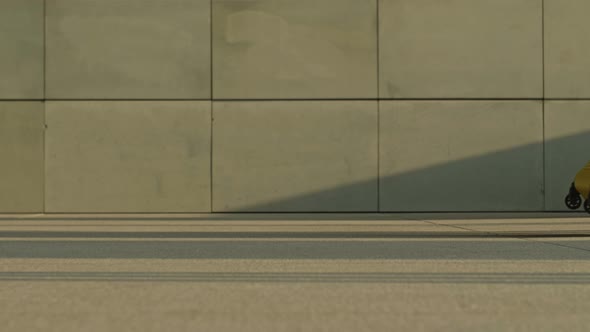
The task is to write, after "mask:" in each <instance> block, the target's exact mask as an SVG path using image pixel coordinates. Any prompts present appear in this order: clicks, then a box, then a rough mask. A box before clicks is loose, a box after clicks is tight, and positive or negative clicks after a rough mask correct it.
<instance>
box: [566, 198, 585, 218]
mask: <svg viewBox="0 0 590 332" xmlns="http://www.w3.org/2000/svg"><path fill="white" fill-rule="evenodd" d="M565 205H566V206H567V207H568V209H570V210H577V209H579V208H580V206H582V198H581V197H580V195H572V194H568V195H567V196H565ZM586 206H588V208H586ZM584 209H585V210H586V211H587V212H588V213H590V202H588V200H586V202H584Z"/></svg>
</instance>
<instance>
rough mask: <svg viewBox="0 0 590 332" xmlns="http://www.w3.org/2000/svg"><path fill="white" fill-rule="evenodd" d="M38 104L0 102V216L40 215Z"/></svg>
mask: <svg viewBox="0 0 590 332" xmlns="http://www.w3.org/2000/svg"><path fill="white" fill-rule="evenodd" d="M43 111H44V108H43V103H41V102H0V213H7V212H43V130H44V129H45V128H44V125H43V120H44V113H43Z"/></svg>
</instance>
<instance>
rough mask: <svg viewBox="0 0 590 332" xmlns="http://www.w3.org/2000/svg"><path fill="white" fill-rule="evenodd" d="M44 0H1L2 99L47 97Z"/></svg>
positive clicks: (0, 94)
mask: <svg viewBox="0 0 590 332" xmlns="http://www.w3.org/2000/svg"><path fill="white" fill-rule="evenodd" d="M43 3H44V1H43V0H2V1H1V2H0V42H1V43H2V44H1V48H2V51H0V99H43V98H44V96H43V47H44V44H43V43H44V41H43V38H44V36H43V24H44V17H43Z"/></svg>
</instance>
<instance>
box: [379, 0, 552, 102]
mask: <svg viewBox="0 0 590 332" xmlns="http://www.w3.org/2000/svg"><path fill="white" fill-rule="evenodd" d="M379 9H380V10H379V13H380V17H379V22H380V37H381V38H380V45H379V49H380V78H381V82H380V97H381V98H482V99H484V98H540V97H542V93H543V92H542V68H543V63H542V58H543V53H542V45H543V35H542V27H543V25H542V16H543V13H542V0H493V1H489V0H450V1H440V0H420V1H416V0H380V7H379Z"/></svg>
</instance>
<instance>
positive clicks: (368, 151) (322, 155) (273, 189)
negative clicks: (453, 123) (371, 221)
mask: <svg viewBox="0 0 590 332" xmlns="http://www.w3.org/2000/svg"><path fill="white" fill-rule="evenodd" d="M213 116H214V123H213V151H214V152H213V210H214V211H282V212H284V211H306V212H309V211H312V212H317V211H377V176H378V175H377V102H320V101H317V102H215V103H214V104H213Z"/></svg>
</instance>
